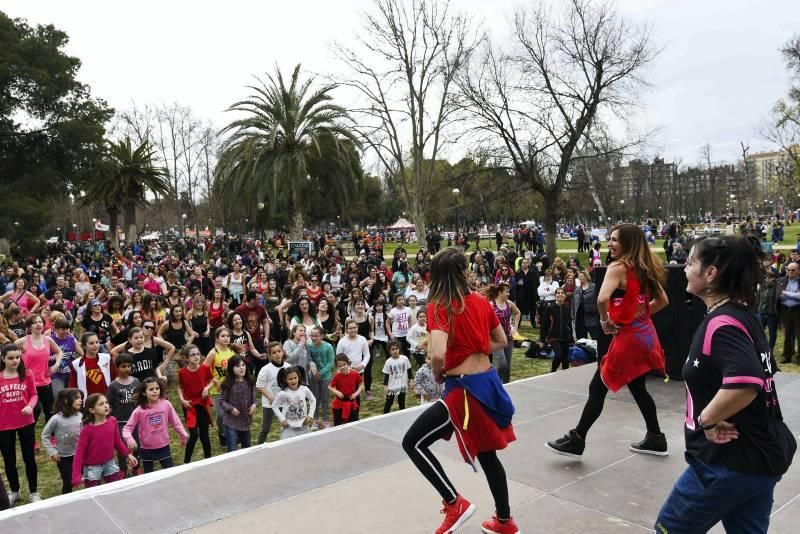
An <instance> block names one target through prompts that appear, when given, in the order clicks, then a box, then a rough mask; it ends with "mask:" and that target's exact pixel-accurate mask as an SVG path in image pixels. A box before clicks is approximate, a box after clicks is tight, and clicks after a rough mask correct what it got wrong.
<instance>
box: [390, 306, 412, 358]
mask: <svg viewBox="0 0 800 534" xmlns="http://www.w3.org/2000/svg"><path fill="white" fill-rule="evenodd" d="M387 315H388V320H389V329H388V330H389V339H390V340H394V341H397V342H398V343H400V352H401V354H408V348H409V347H408V341H407V340H406V336H408V329H409V328H410V327H411V325H410V324H409V323H410V315H409V311H408V308H406V306H405V297H403V295H402V294H400V293H398V294H396V295H395V296H394V308H392V309H391V310H389V313H388V314H387Z"/></svg>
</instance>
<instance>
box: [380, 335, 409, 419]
mask: <svg viewBox="0 0 800 534" xmlns="http://www.w3.org/2000/svg"><path fill="white" fill-rule="evenodd" d="M383 385H384V386H386V403H384V405H383V413H389V412H390V411H391V410H392V404H394V399H395V397H396V398H397V406H398V407H399V408H400V409H401V410H405V409H406V391H408V390H409V389H413V388H414V380H413V379H412V378H411V362H410V361H408V357H406V356H404V355H403V354H400V343H398V342H397V341H390V342H389V357H388V358H387V359H386V363H385V364H383Z"/></svg>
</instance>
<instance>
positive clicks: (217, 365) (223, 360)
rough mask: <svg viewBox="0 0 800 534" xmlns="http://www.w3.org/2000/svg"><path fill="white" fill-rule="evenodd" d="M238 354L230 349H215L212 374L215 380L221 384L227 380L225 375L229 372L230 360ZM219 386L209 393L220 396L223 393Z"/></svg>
mask: <svg viewBox="0 0 800 534" xmlns="http://www.w3.org/2000/svg"><path fill="white" fill-rule="evenodd" d="M234 354H236V353H235V352H234V350H233V349H231V348H228V349H226V350H223V351H220V350H217V349H216V348H215V349H214V365H213V366H212V368H211V372H212V374H213V375H214V378H216V379H217V382H219V384H221V383H222V381H223V380H224V379H225V373H226V372H227V370H228V360H230V359H231V358H232V357H233V355H234ZM219 384H217V385H215V386H213V387H212V388H211V390H210V391H209V393H211V394H212V395H219V394H220V393H222V391H221V390H220V388H219Z"/></svg>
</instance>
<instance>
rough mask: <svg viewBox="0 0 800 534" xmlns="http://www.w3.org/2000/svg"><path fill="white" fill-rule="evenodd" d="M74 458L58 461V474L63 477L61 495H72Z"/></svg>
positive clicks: (62, 458)
mask: <svg viewBox="0 0 800 534" xmlns="http://www.w3.org/2000/svg"><path fill="white" fill-rule="evenodd" d="M73 458H75V457H74V456H62V457H61V458H60V459H59V460H58V474H59V475H61V495H66V494H67V493H72V460H73Z"/></svg>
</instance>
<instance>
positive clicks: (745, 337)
mask: <svg viewBox="0 0 800 534" xmlns="http://www.w3.org/2000/svg"><path fill="white" fill-rule="evenodd" d="M776 371H777V364H776V362H775V357H774V356H773V355H772V352H771V351H770V348H769V343H768V342H767V338H766V337H765V336H764V330H763V329H762V328H761V325H760V324H759V322H758V319H757V318H756V316H755V315H754V314H753V313H752V312H750V311H749V310H747V309H745V308H744V307H742V306H740V305H737V304H734V303H729V304H725V305H723V306H721V307H720V308H718V309H716V310H714V311H713V312H712V313H710V314H709V315H708V316H707V317H706V318H705V320H704V321H703V322H702V323H701V325H700V327H699V328H698V329H697V332H696V333H695V336H694V339H693V340H692V346H691V349H690V350H689V357H688V358H687V359H686V363H685V364H684V366H683V378H684V380H686V394H687V397H686V419H685V427H684V434H685V438H686V450H687V452H688V453H689V454H691V455H692V456H694V457H696V458H700V459H701V460H703V461H704V462H707V463H710V464H722V465H725V466H727V467H730V468H731V469H735V470H737V471H741V472H745V473H751V474H758V475H782V474H783V473H785V472H786V471H787V470H788V469H789V466H790V465H791V463H792V456H794V452H795V450H796V448H797V444H796V442H795V439H794V436H792V433H791V432H790V431H789V429H788V428H787V427H786V425H785V424H784V422H783V416H782V414H781V409H780V404H779V403H778V393H777V391H776V389H775V381H774V379H773V375H774V373H775V372H776ZM740 388H754V389H756V391H757V392H758V394H757V395H756V398H755V399H753V401H752V402H751V403H750V404H749V405H748V406H747V407H745V408H744V409H743V410H742V411H740V412H739V413H737V414H735V415H734V416H732V417H730V418H729V419H728V421H730V422H731V423H733V424H735V425H736V428H737V430H738V431H739V439H737V440H734V441H732V442H730V443H727V444H725V445H716V444H714V443H712V442H710V441H708V440H707V439H706V437H705V433H704V432H703V430H702V428H700V425H699V424H698V423H697V416H698V415H700V413H701V412H702V411H703V409H705V407H706V406H707V405H708V404H709V403H710V402H711V399H713V398H714V396H715V395H716V394H717V391H719V389H740Z"/></svg>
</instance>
